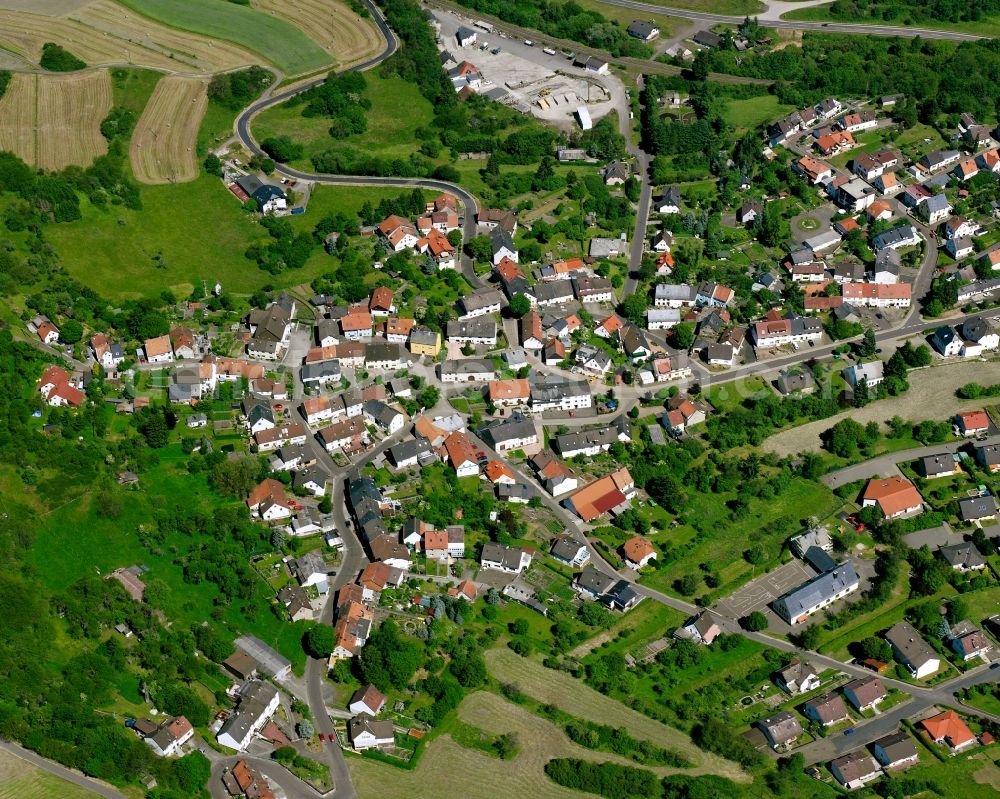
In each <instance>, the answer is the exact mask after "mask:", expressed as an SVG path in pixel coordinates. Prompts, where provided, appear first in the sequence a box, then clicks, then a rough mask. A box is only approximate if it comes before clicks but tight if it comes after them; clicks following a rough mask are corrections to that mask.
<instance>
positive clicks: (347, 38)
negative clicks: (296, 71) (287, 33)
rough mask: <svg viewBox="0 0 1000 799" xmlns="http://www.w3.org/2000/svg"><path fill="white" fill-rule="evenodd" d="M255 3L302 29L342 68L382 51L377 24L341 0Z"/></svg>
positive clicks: (266, 11) (284, 0)
mask: <svg viewBox="0 0 1000 799" xmlns="http://www.w3.org/2000/svg"><path fill="white" fill-rule="evenodd" d="M252 6H253V7H254V8H256V9H258V10H260V11H263V12H264V13H266V14H270V15H272V16H274V17H278V18H279V19H283V20H286V21H287V22H290V23H292V24H293V25H294V26H295V27H297V28H300V29H301V30H302V31H303V32H304V33H305V34H307V35H308V36H309V37H310V38H311V39H312V40H313V41H314V42H316V43H317V44H318V45H319V46H320V47H322V48H323V49H324V50H326V52H327V53H328V54H329V55H330V57H331V58H332V59H333V60H334V61H335V62H336V63H337V64H338V65H339V66H341V67H345V66H350V65H351V64H355V63H357V62H359V61H363V60H364V59H366V58H370V57H371V56H373V55H375V54H376V53H378V52H380V51H381V50H382V46H383V40H382V37H381V35H380V34H379V32H378V30H377V29H376V28H375V25H374V23H372V21H371V20H368V19H362V18H361V17H359V16H358V15H357V14H356V13H354V11H352V10H351V9H350V8H348V7H347V6H346V5H344V4H343V3H340V2H338V0H253V2H252Z"/></svg>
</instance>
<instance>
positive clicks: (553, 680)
mask: <svg viewBox="0 0 1000 799" xmlns="http://www.w3.org/2000/svg"><path fill="white" fill-rule="evenodd" d="M486 664H487V667H488V668H489V670H490V673H491V674H492V675H493V676H494V677H496V678H497V679H498V680H500V681H501V682H509V683H514V684H516V685H517V687H518V688H519V689H520V690H521V691H523V692H524V693H526V694H527V695H528V696H530V697H532V698H534V699H536V700H538V701H539V702H546V703H551V704H553V705H556V706H557V707H558V708H560V709H561V710H563V711H565V712H566V713H569V714H571V715H573V716H577V717H579V718H583V719H587V720H588V721H593V722H595V723H597V724H610V725H612V726H614V727H625V728H626V729H628V731H629V733H630V734H631V735H632V736H633V737H635V738H642V739H645V740H648V741H651V742H653V743H655V744H657V745H659V746H663V747H668V748H670V749H676V750H677V751H679V752H681V753H682V754H684V755H685V756H686V757H687V758H688V759H690V760H691V761H692V762H693V763H694V764H695V768H693V769H685V771H684V773H686V774H718V775H720V776H724V777H728V778H729V779H732V780H736V781H737V782H746V781H747V780H748V776H747V775H746V774H745V773H744V772H743V771H742V770H741V769H740V768H739V766H737V765H736V764H735V763H733V762H731V761H728V760H724V759H722V758H721V757H718V756H716V755H712V754H709V753H708V752H704V751H702V750H701V749H699V748H698V747H696V746H695V745H694V744H693V743H692V742H691V739H690V738H689V737H688V736H687V735H686V734H684V733H683V732H681V731H680V730H675V729H673V728H672V727H668V726H666V725H665V724H661V723H660V722H658V721H654V720H653V719H651V718H649V717H647V716H644V715H642V714H641V713H638V712H636V711H635V710H632V709H631V708H628V707H626V706H625V705H623V704H621V703H620V702H617V701H615V700H614V699H609V698H608V697H606V696H604V695H603V694H600V693H598V692H597V691H595V690H594V689H592V688H590V687H589V686H587V685H584V683H582V682H581V681H580V680H577V679H574V678H573V677H571V676H570V675H569V674H567V673H565V672H562V671H554V670H552V669H547V668H545V667H544V666H543V665H542V664H541V663H539V662H538V661H537V660H534V659H531V658H522V657H521V656H519V655H516V654H514V653H513V652H512V651H511V650H509V649H506V648H503V649H491V650H489V651H488V652H487V653H486Z"/></svg>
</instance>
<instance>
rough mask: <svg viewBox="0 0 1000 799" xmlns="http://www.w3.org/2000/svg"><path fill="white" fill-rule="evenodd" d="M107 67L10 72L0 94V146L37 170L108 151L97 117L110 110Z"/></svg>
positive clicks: (78, 161)
mask: <svg viewBox="0 0 1000 799" xmlns="http://www.w3.org/2000/svg"><path fill="white" fill-rule="evenodd" d="M111 98H112V89H111V79H110V76H109V74H108V71H107V70H106V69H101V70H91V71H88V72H82V73H75V74H71V75H27V74H23V73H18V74H16V75H14V77H13V79H12V80H11V83H10V86H9V87H8V89H7V92H6V94H5V95H4V97H3V99H0V149H5V150H11V151H12V152H14V153H16V154H17V155H18V156H19V157H20V158H21V159H22V160H24V161H25V163H28V164H30V165H32V166H36V167H39V168H41V169H62V168H63V167H66V166H69V165H70V164H76V165H79V166H87V165H89V164H90V163H91V161H93V160H94V158H96V157H97V156H99V155H103V154H104V153H106V152H107V150H108V146H107V141H106V140H105V139H104V137H103V136H102V135H101V120H103V119H104V117H105V116H107V114H108V111H109V110H111Z"/></svg>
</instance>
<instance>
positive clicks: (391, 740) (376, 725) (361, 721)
mask: <svg viewBox="0 0 1000 799" xmlns="http://www.w3.org/2000/svg"><path fill="white" fill-rule="evenodd" d="M347 737H348V739H350V741H351V746H352V747H353V748H354V751H355V752H364V751H365V750H366V749H385V748H388V747H390V746H392V745H393V744H395V743H396V732H395V729H394V727H393V724H392V722H391V721H389V720H385V721H377V720H376V719H374V718H372V717H371V716H370V715H368V714H367V713H361V714H359V715H357V716H355V717H354V718H352V719H351V720H350V721H348V722H347Z"/></svg>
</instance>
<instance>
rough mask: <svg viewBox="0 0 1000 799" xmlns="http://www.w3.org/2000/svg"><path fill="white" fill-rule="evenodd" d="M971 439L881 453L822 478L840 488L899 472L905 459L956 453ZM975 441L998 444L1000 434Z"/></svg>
mask: <svg viewBox="0 0 1000 799" xmlns="http://www.w3.org/2000/svg"><path fill="white" fill-rule="evenodd" d="M970 441H972V440H971V439H969V440H966V441H951V442H948V443H944V444H934V445H932V446H929V447H914V448H913V449H904V450H900V451H899V452H892V453H890V454H888V455H881V456H879V457H878V458H872V459H871V460H869V461H865V462H864V463H856V464H854V465H853V466H845V467H844V468H843V469H837V471H835V472H829V473H828V474H825V475H823V477H822V478H821V479H822V480H823V482H824V483H826V484H827V485H828V486H829V487H830V488H839V487H840V486H842V485H844V484H845V483H853V482H854V481H855V480H867V479H869V478H871V477H880V476H884V475H889V474H898V473H899V469H898V468H897V467H896V464H898V463H902V462H903V461H913V460H917V458H925V457H927V456H928V455H937V454H939V453H944V452H948V453H951V454H954V453H956V452H958V451H959V450H960V449H962V448H963V447H965V446H966V445H967V444H969V443H970ZM974 443H975V444H976V446H980V445H982V444H998V443H1000V436H994V437H993V438H990V439H987V440H986V441H975V442H974Z"/></svg>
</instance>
